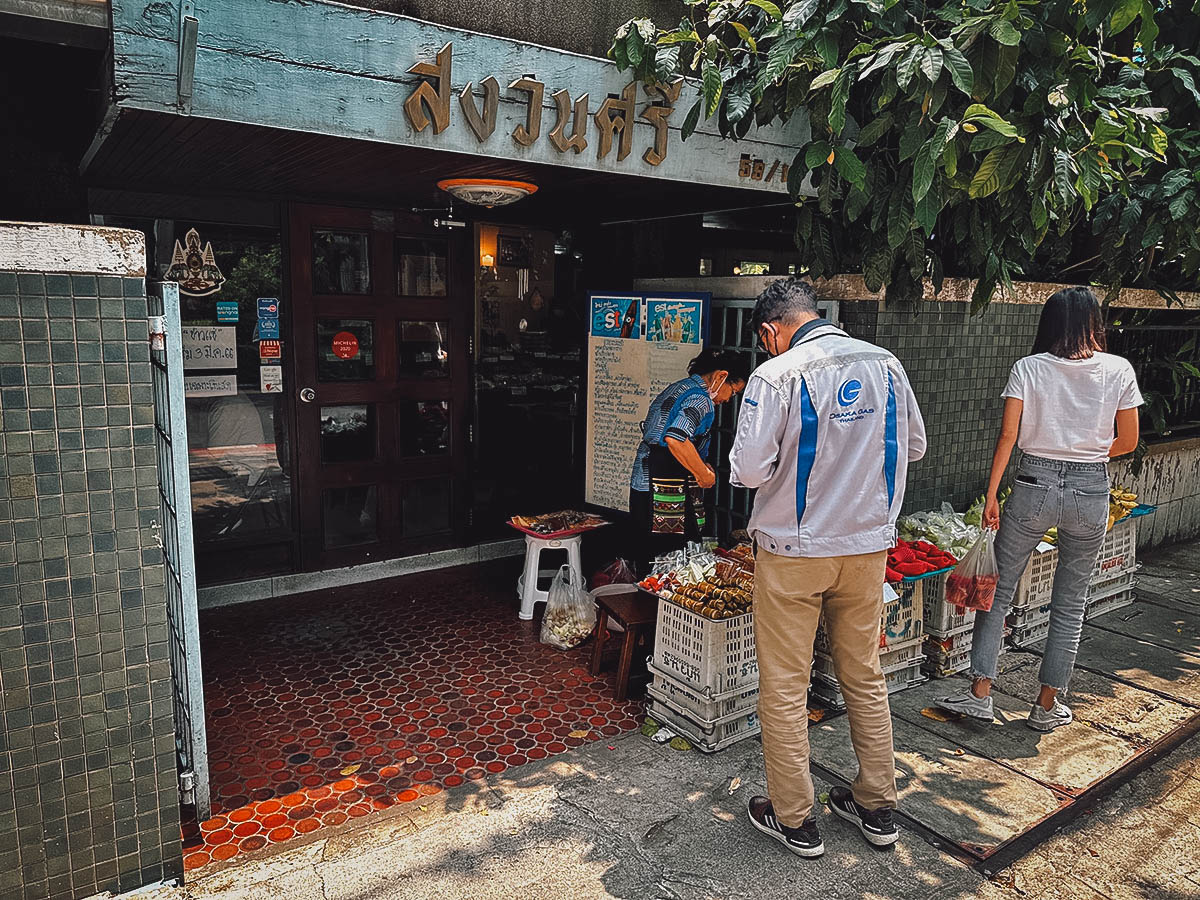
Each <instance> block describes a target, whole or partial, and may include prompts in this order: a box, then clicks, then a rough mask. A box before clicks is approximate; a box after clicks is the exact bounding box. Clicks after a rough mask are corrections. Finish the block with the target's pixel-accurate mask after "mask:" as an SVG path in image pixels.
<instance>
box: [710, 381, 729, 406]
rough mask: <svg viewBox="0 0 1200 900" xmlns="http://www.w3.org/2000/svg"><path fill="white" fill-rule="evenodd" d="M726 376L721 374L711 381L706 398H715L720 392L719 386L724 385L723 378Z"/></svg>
mask: <svg viewBox="0 0 1200 900" xmlns="http://www.w3.org/2000/svg"><path fill="white" fill-rule="evenodd" d="M728 377H729V376H728V375H722V376H721V377H720V378H719V379H717V380H716V381H714V382H713V383H712V386H711V387H709V389H708V398H709V399H710V400H716V399H717V394H719V393H721V388H723V387H725V380H726V379H727V378H728Z"/></svg>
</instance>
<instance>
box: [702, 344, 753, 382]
mask: <svg viewBox="0 0 1200 900" xmlns="http://www.w3.org/2000/svg"><path fill="white" fill-rule="evenodd" d="M713 372H728V373H729V378H728V381H729V383H730V384H732V383H734V382H737V381H746V380H748V379H749V378H750V360H748V359H747V358H746V357H745V356H743V355H742V354H741V353H738V352H737V351H736V350H713V349H712V348H711V347H709V348H706V349H704V350H701V351H700V353H699V354H698V355H697V356H696V357H695V358H693V359H692V361H691V362H690V363H688V374H689V375H710V374H712V373H713Z"/></svg>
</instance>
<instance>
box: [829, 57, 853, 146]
mask: <svg viewBox="0 0 1200 900" xmlns="http://www.w3.org/2000/svg"><path fill="white" fill-rule="evenodd" d="M849 99H850V72H849V70H845V69H843V70H842V71H841V75H840V76H839V77H838V79H837V81H835V82H834V83H833V91H832V92H831V93H830V95H829V127H830V128H832V129H833V133H834V134H841V133H842V129H843V128H844V127H845V126H846V101H848V100H849Z"/></svg>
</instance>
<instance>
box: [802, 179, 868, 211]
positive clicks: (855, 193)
mask: <svg viewBox="0 0 1200 900" xmlns="http://www.w3.org/2000/svg"><path fill="white" fill-rule="evenodd" d="M789 174H790V173H789ZM869 200H870V195H868V194H867V192H866V190H865V188H864V187H863V186H861V185H857V184H856V185H854V187H852V188H851V189H850V192H849V193H848V194H847V195H846V202H845V203H844V204H843V205H842V214H843V215H845V217H846V221H847V222H854V221H856V220H857V219H858V217H859V216H861V215H862V213H863V210H864V209H866V208H867V202H868V201H869Z"/></svg>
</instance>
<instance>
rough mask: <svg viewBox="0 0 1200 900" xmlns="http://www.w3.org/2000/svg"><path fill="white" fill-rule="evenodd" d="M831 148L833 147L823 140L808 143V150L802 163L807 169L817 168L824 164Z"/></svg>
mask: <svg viewBox="0 0 1200 900" xmlns="http://www.w3.org/2000/svg"><path fill="white" fill-rule="evenodd" d="M832 150H833V148H832V147H830V146H829V144H827V143H826V142H825V141H814V142H813V143H811V144H809V145H808V150H807V152H805V154H804V165H805V166H807V167H808V168H809V169H819V168H820V167H821V166H823V165H825V160H826V159H827V158H828V156H829V154H830V153H831V152H832Z"/></svg>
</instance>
